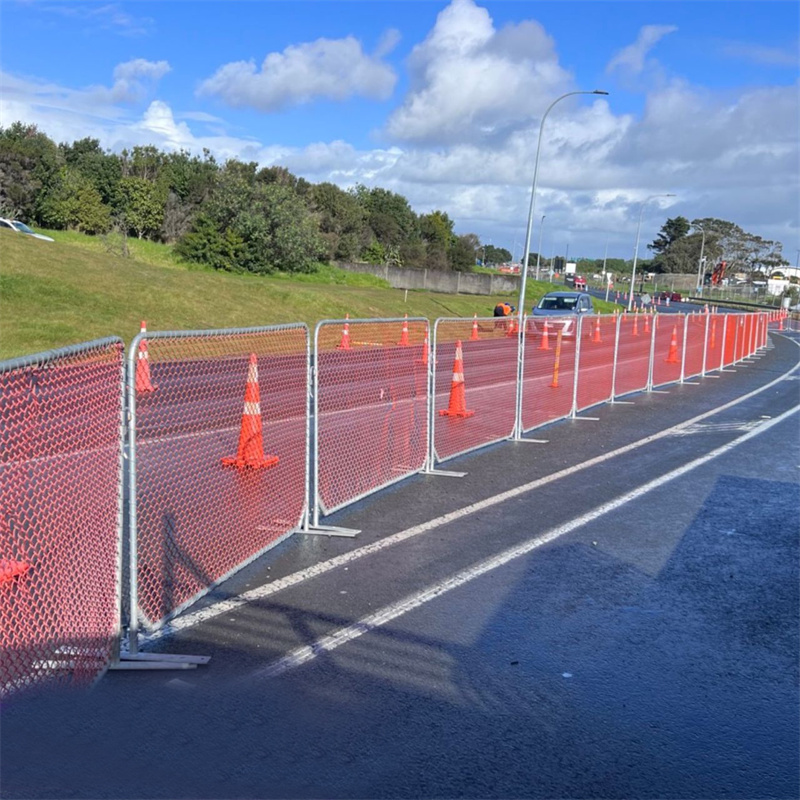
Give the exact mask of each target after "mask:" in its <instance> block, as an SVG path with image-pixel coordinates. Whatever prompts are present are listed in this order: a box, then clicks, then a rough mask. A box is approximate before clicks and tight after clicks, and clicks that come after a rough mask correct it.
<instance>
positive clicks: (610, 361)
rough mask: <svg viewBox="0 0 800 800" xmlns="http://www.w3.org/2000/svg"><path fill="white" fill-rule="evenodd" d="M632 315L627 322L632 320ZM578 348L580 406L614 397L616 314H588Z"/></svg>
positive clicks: (583, 324)
mask: <svg viewBox="0 0 800 800" xmlns="http://www.w3.org/2000/svg"><path fill="white" fill-rule="evenodd" d="M630 318H631V315H628V320H627V321H626V323H624V324H632V323H631V321H630ZM580 330H581V334H580V335H581V346H580V351H579V352H578V394H577V410H580V409H584V408H589V406H593V405H596V404H597V403H605V402H606V401H607V400H610V399H611V382H612V377H613V372H614V337H615V336H616V330H617V319H616V317H615V316H608V315H606V316H596V315H591V316H589V315H584V316H583V317H582V318H581V329H580Z"/></svg>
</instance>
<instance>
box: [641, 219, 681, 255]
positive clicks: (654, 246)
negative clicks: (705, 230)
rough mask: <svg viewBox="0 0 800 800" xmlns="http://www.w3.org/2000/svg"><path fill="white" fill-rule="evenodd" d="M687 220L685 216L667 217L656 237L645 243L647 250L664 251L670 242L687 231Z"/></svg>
mask: <svg viewBox="0 0 800 800" xmlns="http://www.w3.org/2000/svg"><path fill="white" fill-rule="evenodd" d="M689 228H690V225H689V220H688V219H686V217H675V218H674V219H668V220H667V221H666V222H665V223H664V224H663V225H662V226H661V232H660V233H659V234H658V236H657V237H656V239H655V241H653V242H651V243H650V244H649V245H647V247H648V249H649V250H652V251H653V252H654V253H658V254H661V253H666V252H667V250H669V248H670V247H671V246H672V244H673V243H674V242H676V241H678V239H682V238H683V237H684V236H686V234H687V233H689Z"/></svg>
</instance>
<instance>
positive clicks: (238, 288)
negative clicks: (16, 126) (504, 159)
mask: <svg viewBox="0 0 800 800" xmlns="http://www.w3.org/2000/svg"><path fill="white" fill-rule="evenodd" d="M47 233H48V235H51V236H52V237H53V238H54V239H56V241H55V242H53V243H50V242H42V241H40V240H37V239H33V238H30V237H27V236H21V235H18V234H12V233H10V232H5V231H0V358H10V357H13V356H18V355H25V354H29V353H34V352H38V351H40V350H47V349H50V348H53V347H60V346H62V345H67V344H73V343H76V342H82V341H86V340H89V339H95V338H99V337H102V336H109V335H116V336H120V337H121V338H122V339H123V340H125V341H126V342H128V341H130V340H131V339H132V338H133V336H134V335H135V334H136V333H138V331H139V322H140V320H143V319H144V320H147V324H148V328H149V329H150V330H176V329H203V328H228V327H248V326H254V325H272V324H277V323H287V322H306V323H308V324H309V325H314V324H315V323H316V322H317V321H318V320H320V319H339V318H342V317H344V315H345V314H350V316H351V317H397V316H402V315H403V314H405V313H408V315H409V316H420V317H427V318H428V319H431V320H432V319H435V318H436V317H443V316H455V317H471V316H472V315H473V314H475V313H477V314H478V315H479V316H490V315H491V313H492V309H493V307H494V306H495V304H496V303H498V302H499V301H501V300H508V299H509V298H508V297H507V296H496V297H486V296H476V295H448V294H436V293H433V292H421V291H409V292H408V293H406V292H405V291H404V290H402V289H391V288H388V287H387V284H386V283H385V282H384V281H382V280H381V279H379V278H376V277H374V276H372V275H364V274H361V273H355V272H346V271H344V270H341V269H337V268H335V267H330V266H322V267H321V268H320V270H319V272H317V273H315V274H313V275H302V276H297V275H294V276H292V275H277V276H268V277H264V276H256V275H235V274H228V273H219V272H215V271H213V270H209V269H206V268H203V267H198V266H196V265H191V264H184V263H181V262H180V261H179V260H178V259H177V258H176V257H175V256H174V254H173V251H172V248H171V247H169V246H167V245H161V244H157V243H154V242H146V241H138V240H135V239H129V240H128V245H129V248H130V250H131V254H132V256H133V257H132V258H127V259H125V258H121V257H119V256H117V255H114V254H113V253H111V252H109V251H108V248H107V246H106V245H105V244H104V243H103V241H101V240H100V239H99V238H97V237H90V236H84V235H82V234H78V233H71V232H65V231H48V232H47ZM332 287H335V288H332ZM553 288H554V287H553V286H552V285H551V284H549V283H545V282H541V281H539V282H537V281H529V282H528V286H527V291H526V298H527V302H526V307H530V306H531V305H532V304H533V302H534V301H535V300H536V299H537V298H538V297H540V296H541V295H542V294H544V293H545V292H548V291H552V289H553ZM511 302H515V299H512V300H511ZM597 305H598V306H603V308H601V310H603V311H607V310H610V309H612V308H613V305H612V304H607V305H606V304H604V303H602V302H598V303H597Z"/></svg>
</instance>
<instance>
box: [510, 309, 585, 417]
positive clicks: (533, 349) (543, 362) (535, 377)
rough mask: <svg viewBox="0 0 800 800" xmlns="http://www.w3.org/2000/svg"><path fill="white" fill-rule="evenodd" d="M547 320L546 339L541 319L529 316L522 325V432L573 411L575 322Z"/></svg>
mask: <svg viewBox="0 0 800 800" xmlns="http://www.w3.org/2000/svg"><path fill="white" fill-rule="evenodd" d="M546 320H547V337H546V339H545V325H544V323H545V318H544V317H533V316H531V317H528V318H527V320H526V322H525V331H526V333H525V352H524V357H523V384H522V427H523V430H531V429H532V428H536V427H538V426H540V425H545V424H547V423H548V422H553V421H554V420H557V419H562V418H563V417H566V416H568V415H569V413H570V412H571V411H572V390H573V383H574V380H575V330H576V322H577V320H576V319H575V317H574V316H573V317H547V318H546ZM559 334H560V336H559ZM559 342H560V348H559Z"/></svg>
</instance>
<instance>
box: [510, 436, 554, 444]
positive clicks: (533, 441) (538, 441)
mask: <svg viewBox="0 0 800 800" xmlns="http://www.w3.org/2000/svg"><path fill="white" fill-rule="evenodd" d="M509 441H511V442H531V443H532V444H550V440H549V439H523V438H522V437H520V438H519V439H510V440H509Z"/></svg>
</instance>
